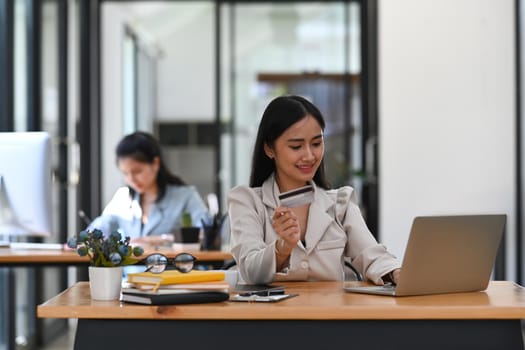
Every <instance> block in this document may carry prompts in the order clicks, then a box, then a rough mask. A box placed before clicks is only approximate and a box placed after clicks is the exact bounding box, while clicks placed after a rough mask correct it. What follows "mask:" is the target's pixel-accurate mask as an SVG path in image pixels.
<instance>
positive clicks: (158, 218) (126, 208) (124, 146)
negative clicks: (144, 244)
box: [89, 131, 209, 239]
mask: <svg viewBox="0 0 525 350" xmlns="http://www.w3.org/2000/svg"><path fill="white" fill-rule="evenodd" d="M116 158H117V166H118V168H119V169H120V171H121V172H122V174H123V176H124V180H125V182H126V184H127V186H125V187H121V188H119V189H118V190H117V191H116V193H115V195H114V196H113V198H112V199H111V201H110V202H109V203H108V204H107V206H106V207H105V209H104V211H103V212H102V215H100V216H99V217H98V218H96V219H95V220H93V222H92V223H91V224H90V226H89V228H99V229H101V230H102V231H103V232H104V233H106V234H109V233H110V232H112V231H114V230H120V231H121V232H122V233H123V234H124V235H126V236H130V237H131V238H132V239H137V238H141V237H146V236H151V235H159V234H166V233H174V231H176V230H177V229H179V228H180V226H181V217H182V215H183V214H184V213H188V214H190V215H191V217H192V222H193V224H194V226H200V225H201V222H202V220H208V219H209V218H208V210H207V208H206V206H205V204H204V202H203V201H202V199H201V197H200V195H199V193H198V192H197V190H196V189H195V187H193V186H189V185H187V184H185V183H184V181H182V179H180V178H179V177H178V176H176V175H174V174H172V173H171V172H170V171H169V170H168V168H167V167H166V164H165V163H164V159H163V158H162V154H161V149H160V145H159V143H158V142H157V140H156V139H155V138H154V137H153V136H152V135H151V134H149V133H146V132H141V131H137V132H134V133H132V134H129V135H126V136H125V137H124V138H123V139H122V140H121V141H120V142H119V143H118V145H117V148H116Z"/></svg>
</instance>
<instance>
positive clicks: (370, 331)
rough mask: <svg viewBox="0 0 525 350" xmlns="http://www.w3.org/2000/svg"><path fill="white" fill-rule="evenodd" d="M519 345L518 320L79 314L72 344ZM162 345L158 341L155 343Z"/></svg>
mask: <svg viewBox="0 0 525 350" xmlns="http://www.w3.org/2000/svg"><path fill="white" fill-rule="evenodd" d="M286 345H288V346H292V348H293V349H301V350H306V349H315V350H319V349H367V350H372V349H381V350H382V349H403V350H404V349H417V350H420V349H425V350H434V349H435V350H444V349H446V350H454V349H457V350H465V349H476V350H477V349H495V350H501V349H506V350H512V349H516V350H523V337H522V333H521V322H520V320H431V321H428V320H413V321H412V320H408V321H379V320H378V321H375V320H370V321H261V320H247V321H230V320H224V321H220V320H219V321H213V320H212V321H210V320H195V321H193V320H93V319H80V320H78V325H77V334H76V338H75V349H76V350H84V349H88V350H92V349H162V348H164V346H169V347H173V348H176V349H191V350H200V349H203V350H210V349H228V350H236V349H242V350H245V349H265V350H268V349H279V348H284V346H286ZM160 346H162V347H160Z"/></svg>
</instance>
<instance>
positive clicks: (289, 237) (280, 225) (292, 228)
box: [272, 207, 301, 256]
mask: <svg viewBox="0 0 525 350" xmlns="http://www.w3.org/2000/svg"><path fill="white" fill-rule="evenodd" d="M272 227H273V229H274V230H275V232H276V233H277V234H278V235H279V237H280V238H279V241H278V242H276V249H277V254H278V255H283V256H288V255H290V253H291V252H292V249H293V248H294V247H295V246H296V245H297V242H299V239H301V227H300V226H299V221H298V220H297V216H296V215H295V213H294V212H293V211H292V210H291V209H290V208H286V207H278V208H276V209H275V213H274V214H273V222H272Z"/></svg>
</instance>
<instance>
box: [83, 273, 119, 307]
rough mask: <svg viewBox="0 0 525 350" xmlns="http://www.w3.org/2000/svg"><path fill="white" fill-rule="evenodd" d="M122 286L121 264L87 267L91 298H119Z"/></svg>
mask: <svg viewBox="0 0 525 350" xmlns="http://www.w3.org/2000/svg"><path fill="white" fill-rule="evenodd" d="M121 288H122V266H117V267H95V266H90V267H89V289H90V291H91V299H94V300H119V298H120V290H121Z"/></svg>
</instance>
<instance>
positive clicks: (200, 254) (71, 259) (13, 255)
mask: <svg viewBox="0 0 525 350" xmlns="http://www.w3.org/2000/svg"><path fill="white" fill-rule="evenodd" d="M154 252H157V251H156V250H154V249H151V248H146V250H145V254H144V255H143V256H147V254H151V253H154ZM160 252H161V253H163V254H165V255H166V256H168V257H173V256H175V255H177V254H179V253H181V251H174V250H164V249H162V250H160ZM188 252H189V253H191V254H192V255H193V256H195V257H196V258H197V261H196V263H197V264H210V265H213V266H214V267H217V266H219V267H220V266H222V264H223V263H224V261H226V260H229V259H232V255H231V254H230V253H228V252H222V251H188ZM88 265H89V259H88V257H81V256H79V255H78V254H77V253H76V251H71V250H67V251H66V250H41V249H10V248H0V268H1V267H3V268H5V269H6V272H5V278H3V280H5V283H4V284H3V285H2V286H1V287H0V288H2V295H1V297H0V318H1V320H0V348H1V347H2V344H3V341H6V348H7V349H9V350H11V349H13V350H14V349H16V344H15V337H16V334H15V325H16V317H15V316H16V309H15V306H16V295H18V294H19V293H20V292H19V291H17V290H16V283H15V270H14V269H13V267H31V268H34V267H36V268H38V267H53V266H55V267H56V266H64V267H66V266H88ZM29 288H31V289H32V292H31V295H32V297H30V298H29V299H30V301H29V302H28V319H30V320H31V318H33V319H35V320H36V318H35V308H36V305H37V304H38V303H40V302H42V300H43V299H42V297H41V294H40V292H39V290H38V289H39V288H38V286H37V283H36V282H35V281H30V285H29ZM30 328H31V327H30ZM34 328H36V332H37V333H38V332H39V329H38V328H39V326H38V325H35V326H34ZM31 336H32V335H31ZM38 337H39V336H38V335H37V338H38ZM6 339H7V340H6Z"/></svg>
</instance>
